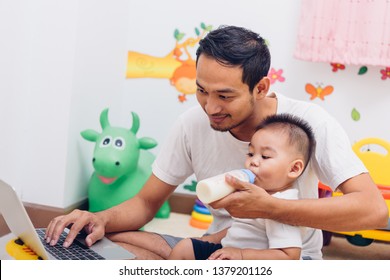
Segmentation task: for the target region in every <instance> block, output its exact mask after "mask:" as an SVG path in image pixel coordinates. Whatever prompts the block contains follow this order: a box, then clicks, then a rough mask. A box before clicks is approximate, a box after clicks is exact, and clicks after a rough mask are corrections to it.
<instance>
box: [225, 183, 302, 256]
mask: <svg viewBox="0 0 390 280" xmlns="http://www.w3.org/2000/svg"><path fill="white" fill-rule="evenodd" d="M272 196H274V197H276V198H281V199H298V198H299V197H298V190H297V189H287V190H285V191H283V192H277V193H275V194H273V195H272ZM304 231H305V228H301V227H296V226H291V225H286V224H282V223H279V222H277V221H274V220H270V219H260V218H259V219H238V218H233V222H232V225H231V227H230V228H229V230H228V232H227V234H226V236H225V237H224V238H223V239H222V241H221V244H222V246H223V247H235V248H241V249H245V248H251V249H269V248H271V249H274V248H289V247H298V248H302V235H303V234H304Z"/></svg>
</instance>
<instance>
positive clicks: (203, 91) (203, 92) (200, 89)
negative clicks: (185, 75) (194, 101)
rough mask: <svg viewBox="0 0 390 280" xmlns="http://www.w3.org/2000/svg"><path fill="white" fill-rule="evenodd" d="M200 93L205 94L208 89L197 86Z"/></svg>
mask: <svg viewBox="0 0 390 280" xmlns="http://www.w3.org/2000/svg"><path fill="white" fill-rule="evenodd" d="M196 90H197V91H198V92H199V93H202V94H205V93H206V91H205V90H204V89H203V88H197V89H196Z"/></svg>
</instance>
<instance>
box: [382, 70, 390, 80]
mask: <svg viewBox="0 0 390 280" xmlns="http://www.w3.org/2000/svg"><path fill="white" fill-rule="evenodd" d="M380 72H381V74H382V77H381V79H382V80H386V79H390V67H386V68H383V69H381V70H380Z"/></svg>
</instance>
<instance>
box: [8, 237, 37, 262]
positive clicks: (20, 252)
mask: <svg viewBox="0 0 390 280" xmlns="http://www.w3.org/2000/svg"><path fill="white" fill-rule="evenodd" d="M5 250H6V251H7V253H8V254H9V255H10V256H11V257H13V258H14V259H15V260H42V258H41V257H39V256H38V255H37V254H35V252H34V251H33V250H31V249H30V248H29V247H27V246H26V245H25V244H24V242H23V241H22V240H21V239H19V238H17V239H12V240H10V241H9V242H8V243H7V245H6V246H5Z"/></svg>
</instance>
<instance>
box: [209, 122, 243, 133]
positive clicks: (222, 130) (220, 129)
mask: <svg viewBox="0 0 390 280" xmlns="http://www.w3.org/2000/svg"><path fill="white" fill-rule="evenodd" d="M244 122H245V120H242V121H241V122H239V123H236V124H232V125H230V126H226V127H218V126H215V125H213V124H210V126H211V128H212V129H214V130H215V131H220V132H227V131H230V130H232V129H233V128H236V127H238V126H240V125H242V124H243V123H244Z"/></svg>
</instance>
